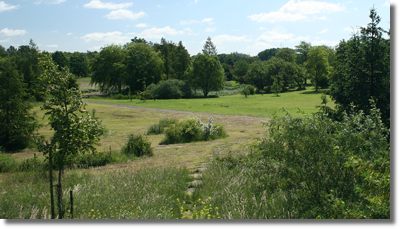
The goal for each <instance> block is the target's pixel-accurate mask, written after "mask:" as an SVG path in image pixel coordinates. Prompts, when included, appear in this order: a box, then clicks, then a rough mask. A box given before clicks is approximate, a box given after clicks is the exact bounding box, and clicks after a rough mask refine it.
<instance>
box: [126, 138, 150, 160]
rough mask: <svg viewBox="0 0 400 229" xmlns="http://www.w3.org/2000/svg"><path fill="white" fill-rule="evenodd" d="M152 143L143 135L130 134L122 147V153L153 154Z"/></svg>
mask: <svg viewBox="0 0 400 229" xmlns="http://www.w3.org/2000/svg"><path fill="white" fill-rule="evenodd" d="M150 145H151V143H150V142H148V141H147V140H146V139H145V138H144V137H143V136H142V135H136V136H134V135H131V136H129V139H128V142H127V143H126V145H125V146H124V147H122V149H121V153H123V154H125V155H128V156H130V155H134V156H136V157H141V156H153V155H154V154H153V149H152V148H151V147H150Z"/></svg>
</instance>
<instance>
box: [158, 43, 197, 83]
mask: <svg viewBox="0 0 400 229" xmlns="http://www.w3.org/2000/svg"><path fill="white" fill-rule="evenodd" d="M153 49H154V50H155V51H157V52H159V55H160V57H161V58H162V60H163V62H164V71H163V73H164V74H165V76H166V79H181V80H183V79H184V75H185V72H186V70H187V69H188V68H189V66H190V64H191V58H190V55H189V53H188V51H187V50H186V48H185V47H184V46H183V43H182V41H180V42H179V43H178V45H177V44H175V43H174V42H172V41H167V40H166V39H165V38H162V39H161V42H160V44H157V43H156V44H154V46H153Z"/></svg>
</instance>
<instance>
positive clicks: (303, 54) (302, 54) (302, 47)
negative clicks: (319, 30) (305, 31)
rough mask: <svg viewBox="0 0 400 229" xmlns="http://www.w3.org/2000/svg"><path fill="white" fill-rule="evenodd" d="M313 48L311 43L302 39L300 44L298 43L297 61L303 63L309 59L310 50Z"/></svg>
mask: <svg viewBox="0 0 400 229" xmlns="http://www.w3.org/2000/svg"><path fill="white" fill-rule="evenodd" d="M310 49H311V43H307V42H305V41H301V42H300V44H298V45H296V52H297V53H298V54H297V55H296V62H297V64H299V65H303V64H304V63H305V62H307V60H308V52H309V51H310Z"/></svg>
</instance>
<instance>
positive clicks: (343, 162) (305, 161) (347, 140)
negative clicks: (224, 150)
mask: <svg viewBox="0 0 400 229" xmlns="http://www.w3.org/2000/svg"><path fill="white" fill-rule="evenodd" d="M268 127H269V137H268V138H266V139H264V140H263V141H262V143H261V144H260V145H259V146H258V148H259V153H260V155H261V156H260V158H259V159H258V160H259V161H260V160H262V161H264V163H263V166H262V167H261V169H259V170H257V172H256V173H255V175H256V176H257V177H261V179H262V180H263V182H262V183H263V186H262V187H261V189H262V190H267V191H268V192H269V193H270V194H272V193H276V192H278V191H279V190H283V191H286V192H287V193H291V194H294V197H293V199H292V200H291V201H292V202H293V207H294V208H296V209H297V210H298V212H299V214H300V216H301V217H302V218H317V217H318V218H390V149H389V144H388V142H387V137H388V132H389V131H388V130H387V129H386V128H385V126H384V125H383V124H382V121H381V118H380V113H379V110H377V109H375V108H373V109H371V111H370V115H365V114H364V113H363V112H362V111H360V112H358V113H356V112H354V111H353V112H351V113H350V114H344V119H343V121H342V122H336V121H332V120H331V119H329V118H327V117H326V116H325V115H323V114H316V115H314V116H311V117H309V116H305V117H304V118H303V119H298V118H293V117H291V116H288V117H286V118H277V117H274V118H273V119H272V120H271V121H270V123H269V124H268Z"/></svg>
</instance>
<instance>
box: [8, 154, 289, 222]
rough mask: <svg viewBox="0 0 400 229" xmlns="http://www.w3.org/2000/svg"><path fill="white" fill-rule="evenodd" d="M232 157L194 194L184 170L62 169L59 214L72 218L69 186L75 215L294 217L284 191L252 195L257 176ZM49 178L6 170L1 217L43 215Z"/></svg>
mask: <svg viewBox="0 0 400 229" xmlns="http://www.w3.org/2000/svg"><path fill="white" fill-rule="evenodd" d="M245 152H246V150H243V149H242V150H240V153H245ZM240 156H243V155H240ZM235 157H236V156H233V157H232V156H231V155H229V156H228V157H226V156H224V157H223V158H225V159H222V158H220V159H219V160H216V161H214V162H213V163H211V164H209V166H208V169H207V170H206V171H204V173H203V176H202V179H203V182H204V183H203V185H201V186H198V187H197V189H196V191H195V192H194V193H186V192H185V190H186V189H187V188H188V183H187V182H188V181H191V180H193V178H192V177H190V176H189V172H188V170H187V169H185V168H179V167H166V168H157V167H147V166H138V167H137V168H136V170H133V169H132V168H126V169H116V170H115V169H114V166H106V167H104V168H97V169H89V170H82V169H75V170H67V171H66V172H65V174H64V176H63V187H64V188H63V189H64V192H63V195H64V197H63V201H64V204H65V206H64V208H65V213H66V214H65V216H64V218H71V217H72V216H71V211H70V202H69V191H70V190H72V191H73V194H74V209H73V212H74V218H75V219H274V218H275V219H288V218H295V217H296V213H295V212H293V211H290V210H289V205H290V203H288V201H287V198H286V195H287V194H285V193H277V194H276V195H274V196H266V195H265V193H257V192H256V190H255V187H257V185H258V183H257V182H258V180H257V179H254V178H253V177H251V176H248V175H247V173H246V171H245V169H244V168H243V167H242V166H240V163H239V164H235V160H236V159H235ZM242 159H243V157H242ZM48 180H49V177H48V174H47V173H44V172H33V173H13V174H5V177H4V178H3V179H2V180H0V184H1V185H0V197H1V198H0V218H5V219H46V218H47V219H48V218H49V217H50V204H49V199H50V196H49V190H48V189H49V188H48ZM16 190H17V191H16ZM285 209H286V210H285ZM288 210H289V211H288ZM56 211H57V210H56Z"/></svg>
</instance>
